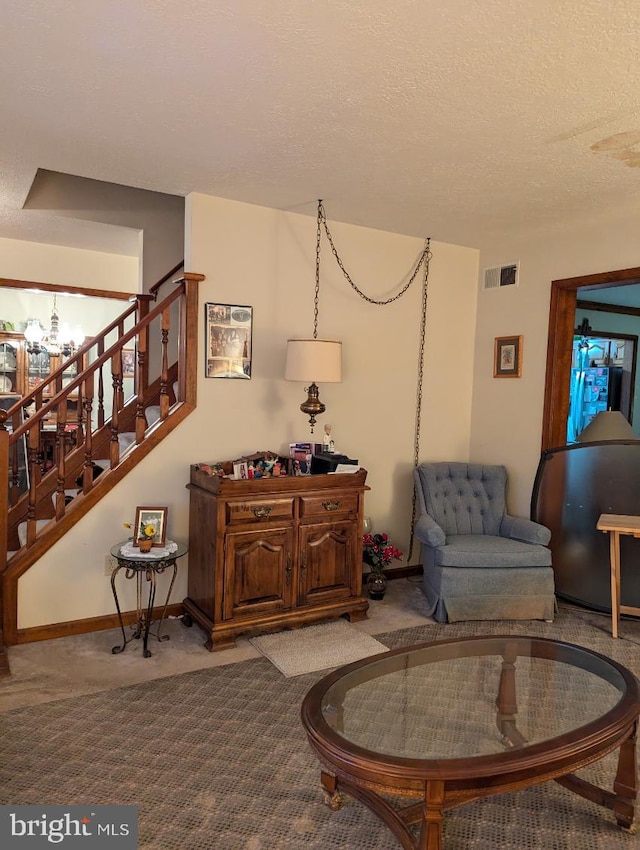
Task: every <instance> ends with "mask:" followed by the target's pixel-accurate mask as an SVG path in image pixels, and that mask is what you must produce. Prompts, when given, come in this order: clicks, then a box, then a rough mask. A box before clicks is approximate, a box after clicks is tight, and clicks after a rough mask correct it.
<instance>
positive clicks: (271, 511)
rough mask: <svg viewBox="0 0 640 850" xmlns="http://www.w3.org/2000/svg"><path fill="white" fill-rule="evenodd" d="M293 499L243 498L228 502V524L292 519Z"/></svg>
mask: <svg viewBox="0 0 640 850" xmlns="http://www.w3.org/2000/svg"><path fill="white" fill-rule="evenodd" d="M292 517H293V499H292V498H291V499H242V500H240V499H239V500H238V501H237V502H227V525H237V524H239V523H248V522H249V523H252V522H266V521H267V520H273V519H291V518H292Z"/></svg>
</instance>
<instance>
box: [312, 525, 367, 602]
mask: <svg viewBox="0 0 640 850" xmlns="http://www.w3.org/2000/svg"><path fill="white" fill-rule="evenodd" d="M357 541H358V537H357V529H356V528H354V525H353V523H352V522H334V523H323V524H322V525H307V526H302V527H301V528H300V584H299V594H300V601H299V604H301V605H304V604H308V603H319V602H322V601H325V600H330V599H339V598H343V597H347V596H351V595H352V594H353V593H355V592H356V589H355V583H356V579H355V575H356V573H355V568H356V566H357V565H356V562H355V558H356V552H357Z"/></svg>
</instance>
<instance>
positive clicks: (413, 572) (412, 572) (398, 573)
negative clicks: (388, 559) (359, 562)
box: [362, 564, 422, 585]
mask: <svg viewBox="0 0 640 850" xmlns="http://www.w3.org/2000/svg"><path fill="white" fill-rule="evenodd" d="M384 574H385V576H386V578H387V581H392V580H393V579H395V578H409V576H421V575H422V565H421V564H416V565H415V566H413V567H412V566H410V565H407V566H406V567H397V568H393V567H392V568H391V569H388V570H385V571H384ZM368 575H369V573H368V572H366V573H362V583H363V585H366V584H367V576H368Z"/></svg>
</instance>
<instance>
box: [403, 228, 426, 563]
mask: <svg viewBox="0 0 640 850" xmlns="http://www.w3.org/2000/svg"><path fill="white" fill-rule="evenodd" d="M423 256H424V258H425V261H424V266H423V274H422V313H421V316H420V350H419V352H418V386H417V391H416V427H415V436H414V444H413V468H414V469H415V468H416V467H417V466H418V464H419V463H420V422H421V418H422V417H421V412H422V384H423V381H424V342H425V338H426V335H427V296H428V294H429V262H430V261H431V257H432V254H431V239H429V238H427V239H425V243H424V254H423ZM415 525H416V488H415V484H414V487H413V498H412V500H411V532H410V535H409V551H408V552H407V561H408V562H409V561H411V555H412V554H413V534H414V530H415Z"/></svg>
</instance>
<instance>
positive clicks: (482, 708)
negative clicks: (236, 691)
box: [301, 635, 640, 850]
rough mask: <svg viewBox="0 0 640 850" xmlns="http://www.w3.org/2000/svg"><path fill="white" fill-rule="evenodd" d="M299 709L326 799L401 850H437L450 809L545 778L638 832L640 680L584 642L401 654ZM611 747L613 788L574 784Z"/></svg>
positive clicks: (448, 645)
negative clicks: (367, 813)
mask: <svg viewBox="0 0 640 850" xmlns="http://www.w3.org/2000/svg"><path fill="white" fill-rule="evenodd" d="M301 713H302V724H303V726H304V728H305V730H306V732H307V736H308V739H309V743H310V744H311V748H312V749H313V751H314V752H315V754H316V755H317V757H318V759H319V760H320V762H321V763H322V765H323V766H324V770H323V771H322V773H321V781H322V785H323V786H324V789H325V792H326V799H327V803H328V804H329V805H330V806H331V807H332V808H338V807H339V806H340V803H341V799H340V793H339V792H340V791H341V790H343V791H346V792H347V793H348V794H350V795H351V796H353V797H356V798H357V799H358V800H360V801H361V802H363V803H364V804H365V805H366V806H368V807H369V808H370V809H371V810H372V811H373V812H374V813H375V814H376V815H377V816H378V817H379V818H380V819H381V820H382V821H383V822H384V823H385V824H386V825H387V826H388V827H389V828H390V829H391V831H392V832H393V833H394V835H395V836H396V838H397V839H398V840H399V842H400V844H401V845H402V847H403V848H405V850H410V848H417V850H442V819H443V813H444V812H445V811H447V810H449V809H452V808H454V807H455V806H458V805H461V804H462V803H466V802H470V801H472V800H478V799H480V798H482V797H487V796H489V795H492V794H500V793H503V792H505V791H515V790H518V789H521V788H526V787H527V786H530V785H535V784H538V783H541V782H545V781H547V780H549V779H555V780H556V781H557V782H559V783H560V784H561V785H563V786H564V787H565V788H568V789H570V790H571V791H574V792H575V793H577V794H579V795H581V796H582V797H585V798H586V799H587V800H590V801H591V802H594V803H598V804H599V805H602V806H606V807H607V808H609V809H612V810H613V813H614V816H615V818H616V821H617V823H618V824H619V825H620V826H622V827H624V828H628V829H631V828H632V825H633V819H634V813H635V799H636V795H637V761H636V759H637V756H636V731H637V725H638V715H639V714H640V683H639V682H638V680H637V679H636V677H635V676H634V675H633V673H631V672H630V671H629V670H627V669H626V668H625V667H623V666H621V665H620V664H618V663H617V662H615V661H612V660H611V659H610V658H606V657H605V656H604V655H600V654H598V653H595V652H591V651H590V650H587V649H585V648H583V647H580V646H575V645H573V644H567V643H560V642H557V641H552V640H546V639H542V638H530V637H517V636H514V635H504V636H496V637H473V638H463V639H451V640H445V641H438V642H436V643H426V644H419V645H416V646H412V647H401V648H400V649H396V650H394V651H392V652H389V653H384V654H382V655H376V656H373V657H371V658H368V659H364V660H362V661H357V662H355V663H354V664H349V665H347V666H345V667H342V668H341V669H339V670H336V671H334V672H333V673H331V674H329V675H328V676H326V677H325V678H324V679H322V680H321V681H320V682H318V683H317V684H316V685H314V687H313V688H311V690H310V691H309V692H308V694H307V696H306V697H305V699H304V701H303V704H302V712H301ZM616 749H619V755H618V766H617V773H616V776H615V780H614V783H613V791H608V790H605V789H602V788H598V787H596V786H595V785H593V784H591V783H589V782H587V781H586V780H584V779H581V778H579V777H577V776H574V775H573V773H572V771H574V770H577V769H578V768H582V767H584V766H585V765H587V764H590V763H591V762H594V761H597V760H599V759H601V758H603V757H604V756H605V755H607V754H608V753H610V752H612V751H614V750H616ZM382 794H391V795H398V796H400V797H408V798H414V799H415V800H416V801H417V802H414V803H412V804H410V805H407V806H405V807H404V808H401V807H395V806H393V807H392V806H391V805H390V804H389V803H388V802H387V801H386V800H385V799H384V798H383V797H382V796H381V795H382ZM412 824H419V825H420V826H419V832H418V835H417V837H415V834H414V832H413V831H412V830H411V829H410V826H411V825H412ZM524 843H526V842H524Z"/></svg>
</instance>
